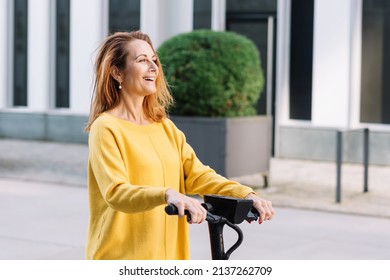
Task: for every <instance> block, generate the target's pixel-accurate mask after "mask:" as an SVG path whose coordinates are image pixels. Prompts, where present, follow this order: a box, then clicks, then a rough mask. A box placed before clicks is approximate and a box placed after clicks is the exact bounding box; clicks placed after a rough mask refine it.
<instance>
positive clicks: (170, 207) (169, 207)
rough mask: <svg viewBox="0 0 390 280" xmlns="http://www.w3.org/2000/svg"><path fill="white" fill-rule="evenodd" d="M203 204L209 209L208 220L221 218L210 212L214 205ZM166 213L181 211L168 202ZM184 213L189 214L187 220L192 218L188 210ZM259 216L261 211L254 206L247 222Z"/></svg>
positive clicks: (171, 213)
mask: <svg viewBox="0 0 390 280" xmlns="http://www.w3.org/2000/svg"><path fill="white" fill-rule="evenodd" d="M202 206H203V207H204V208H206V209H207V210H208V212H207V219H206V220H207V221H210V222H215V221H216V220H219V219H216V217H218V216H215V215H212V214H211V213H210V212H209V211H210V210H211V209H212V207H210V205H208V204H207V203H202ZM165 213H167V214H168V215H178V214H179V211H178V209H177V207H176V206H175V205H174V204H168V205H167V206H166V207H165ZM184 215H186V216H187V221H190V220H191V214H190V212H189V211H188V210H184ZM259 216H260V215H259V212H258V211H257V210H256V208H254V207H252V209H251V210H250V211H249V212H248V214H247V216H246V218H245V220H246V221H247V222H252V221H256V220H257V219H258V218H259Z"/></svg>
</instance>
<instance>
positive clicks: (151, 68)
mask: <svg viewBox="0 0 390 280" xmlns="http://www.w3.org/2000/svg"><path fill="white" fill-rule="evenodd" d="M157 69H158V68H157V65H156V64H155V63H154V62H153V63H151V64H150V68H149V71H150V72H153V73H156V72H157Z"/></svg>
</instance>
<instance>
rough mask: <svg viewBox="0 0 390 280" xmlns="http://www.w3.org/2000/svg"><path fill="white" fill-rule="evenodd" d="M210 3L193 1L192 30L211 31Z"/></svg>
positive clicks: (204, 0) (202, 0)
mask: <svg viewBox="0 0 390 280" xmlns="http://www.w3.org/2000/svg"><path fill="white" fill-rule="evenodd" d="M211 1H212V0H195V1H194V29H211V9H212V6H211Z"/></svg>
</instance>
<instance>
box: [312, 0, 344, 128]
mask: <svg viewBox="0 0 390 280" xmlns="http://www.w3.org/2000/svg"><path fill="white" fill-rule="evenodd" d="M351 1H352V0H345V1H341V2H340V1H338V0H316V2H315V6H314V45H313V96H312V98H313V99H312V123H313V124H314V125H318V126H328V127H329V126H330V127H333V126H334V127H347V126H348V125H349V121H350V120H349V115H350V112H349V105H350V104H349V103H350V90H351V89H350V79H351V76H350V73H351V72H350V71H351V69H350V68H351V47H352V45H351V40H352V36H351V32H352V31H351V17H352V10H351V7H352V4H351ZM336 7H337V8H336Z"/></svg>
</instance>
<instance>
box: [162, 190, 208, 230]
mask: <svg viewBox="0 0 390 280" xmlns="http://www.w3.org/2000/svg"><path fill="white" fill-rule="evenodd" d="M165 195H166V202H167V203H168V204H169V203H171V204H173V205H175V206H176V207H177V210H178V214H179V217H183V216H184V215H185V210H187V211H188V212H189V213H190V215H191V220H190V221H189V223H191V224H192V223H197V224H200V223H202V222H203V221H204V220H206V216H207V211H206V209H205V208H204V207H203V206H202V205H201V203H200V202H199V201H198V200H196V199H194V198H191V197H188V196H185V195H183V194H181V193H179V192H176V191H174V190H172V189H168V190H167V191H166V193H165Z"/></svg>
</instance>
